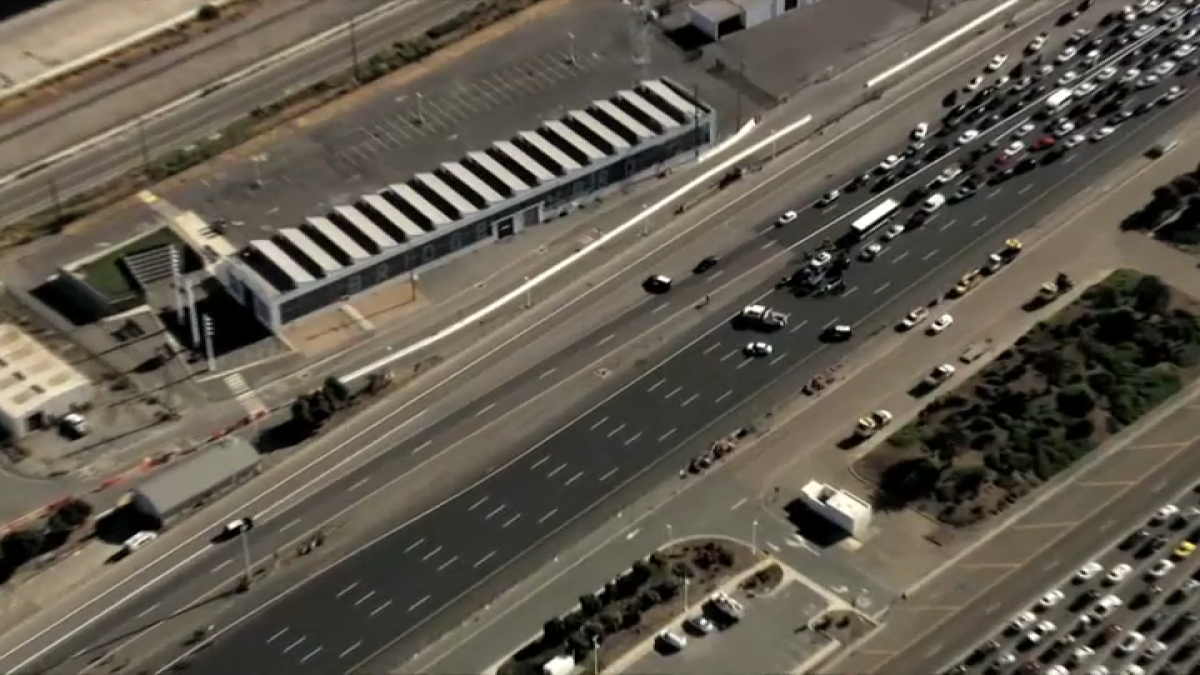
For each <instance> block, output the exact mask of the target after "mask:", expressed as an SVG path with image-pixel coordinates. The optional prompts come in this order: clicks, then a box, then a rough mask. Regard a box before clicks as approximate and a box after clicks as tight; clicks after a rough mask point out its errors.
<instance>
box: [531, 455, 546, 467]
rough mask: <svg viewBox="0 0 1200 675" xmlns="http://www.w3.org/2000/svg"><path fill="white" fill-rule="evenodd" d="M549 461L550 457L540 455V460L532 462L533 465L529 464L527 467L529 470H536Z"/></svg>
mask: <svg viewBox="0 0 1200 675" xmlns="http://www.w3.org/2000/svg"><path fill="white" fill-rule="evenodd" d="M549 461H550V455H542V458H541V459H539V460H538V461H536V462H534V463H533V464H531V465H530V466H529V468H531V469H536V468H538V467H539V466H541V465H543V464H545V463H546V462H549Z"/></svg>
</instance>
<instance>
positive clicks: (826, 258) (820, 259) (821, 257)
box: [808, 251, 833, 268]
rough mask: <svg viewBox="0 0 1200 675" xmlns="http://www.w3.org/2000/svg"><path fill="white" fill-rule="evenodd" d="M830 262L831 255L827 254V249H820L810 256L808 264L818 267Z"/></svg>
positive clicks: (831, 259) (831, 260)
mask: <svg viewBox="0 0 1200 675" xmlns="http://www.w3.org/2000/svg"><path fill="white" fill-rule="evenodd" d="M831 262H833V256H832V255H830V254H829V251H821V252H819V253H817V254H816V255H814V256H813V257H812V258H810V259H809V261H808V264H809V265H810V266H812V267H817V268H820V267H824V266H826V265H828V264H829V263H831Z"/></svg>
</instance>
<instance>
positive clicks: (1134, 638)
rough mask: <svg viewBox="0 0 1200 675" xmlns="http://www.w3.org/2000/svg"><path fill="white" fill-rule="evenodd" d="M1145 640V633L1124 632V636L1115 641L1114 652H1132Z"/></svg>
mask: <svg viewBox="0 0 1200 675" xmlns="http://www.w3.org/2000/svg"><path fill="white" fill-rule="evenodd" d="M1145 642H1146V636H1145V635H1142V634H1141V633H1139V632H1137V631H1130V632H1129V633H1126V634H1125V637H1123V638H1121V641H1120V642H1118V643H1117V649H1116V652H1117V654H1120V655H1122V656H1124V655H1126V654H1132V653H1133V652H1136V651H1137V650H1139V649H1141V647H1142V645H1143V644H1144V643H1145Z"/></svg>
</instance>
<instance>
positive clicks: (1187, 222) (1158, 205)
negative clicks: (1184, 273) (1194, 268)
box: [1121, 166, 1200, 247]
mask: <svg viewBox="0 0 1200 675" xmlns="http://www.w3.org/2000/svg"><path fill="white" fill-rule="evenodd" d="M1121 229H1123V230H1136V231H1142V232H1154V233H1155V235H1156V236H1157V237H1159V238H1160V239H1163V240H1165V241H1169V242H1171V243H1173V244H1176V245H1179V246H1184V247H1192V246H1196V245H1197V244H1200V166H1198V167H1197V168H1196V169H1195V170H1194V171H1190V172H1187V173H1183V174H1180V175H1178V176H1176V177H1175V178H1174V179H1172V180H1171V181H1170V182H1169V183H1166V184H1165V185H1161V186H1159V187H1158V188H1157V189H1156V190H1155V191H1154V197H1153V198H1152V199H1151V200H1150V202H1149V203H1147V204H1146V205H1145V206H1143V207H1142V208H1141V209H1140V210H1139V211H1136V212H1135V213H1133V214H1131V215H1130V216H1129V217H1128V218H1126V219H1125V220H1124V222H1122V223H1121Z"/></svg>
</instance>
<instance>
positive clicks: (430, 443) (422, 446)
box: [408, 441, 433, 455]
mask: <svg viewBox="0 0 1200 675" xmlns="http://www.w3.org/2000/svg"><path fill="white" fill-rule="evenodd" d="M431 445H433V441H425V442H424V443H422V444H420V445H418V446H417V447H415V448H413V449H412V452H410V453H408V454H410V455H415V454H417V453H419V452H421V451H422V450H424V449H426V448H428V447H429V446H431Z"/></svg>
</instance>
